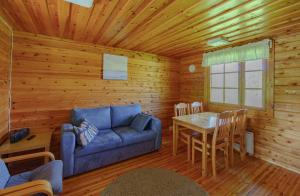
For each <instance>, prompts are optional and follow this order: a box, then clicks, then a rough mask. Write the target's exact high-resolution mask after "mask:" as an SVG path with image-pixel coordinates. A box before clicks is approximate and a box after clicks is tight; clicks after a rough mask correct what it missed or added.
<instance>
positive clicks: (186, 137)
mask: <svg viewBox="0 0 300 196" xmlns="http://www.w3.org/2000/svg"><path fill="white" fill-rule="evenodd" d="M189 113H190V112H189V105H188V104H186V103H179V104H175V106H174V114H175V116H183V115H188V114H189ZM196 135H198V133H197V132H194V131H191V130H188V129H186V128H183V129H181V130H180V131H179V140H180V141H181V142H183V143H185V144H186V146H187V160H188V161H189V160H191V142H192V137H193V136H196Z"/></svg>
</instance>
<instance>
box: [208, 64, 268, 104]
mask: <svg viewBox="0 0 300 196" xmlns="http://www.w3.org/2000/svg"><path fill="white" fill-rule="evenodd" d="M265 65H266V61H265V60H253V61H246V62H240V63H238V62H234V63H226V64H219V65H212V66H211V67H210V102H212V103H223V104H235V105H243V106H249V107H256V108H264V105H265V104H264V97H265V96H264V90H265V77H264V75H265Z"/></svg>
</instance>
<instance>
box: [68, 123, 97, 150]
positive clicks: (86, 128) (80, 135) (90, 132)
mask: <svg viewBox="0 0 300 196" xmlns="http://www.w3.org/2000/svg"><path fill="white" fill-rule="evenodd" d="M74 131H75V134H76V140H77V143H78V144H79V145H81V146H86V145H88V144H89V143H90V142H91V141H92V140H93V139H94V138H95V136H96V135H97V134H98V132H99V131H98V129H97V128H96V127H95V126H94V125H93V124H91V123H90V122H88V121H87V120H86V119H84V120H83V121H82V122H81V124H80V126H79V127H76V126H74Z"/></svg>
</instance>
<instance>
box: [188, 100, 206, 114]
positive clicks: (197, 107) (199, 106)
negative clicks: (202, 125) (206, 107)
mask: <svg viewBox="0 0 300 196" xmlns="http://www.w3.org/2000/svg"><path fill="white" fill-rule="evenodd" d="M190 108H191V109H190V112H191V114H196V113H201V112H203V103H202V102H193V103H191V107H190Z"/></svg>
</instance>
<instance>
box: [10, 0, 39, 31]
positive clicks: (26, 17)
mask: <svg viewBox="0 0 300 196" xmlns="http://www.w3.org/2000/svg"><path fill="white" fill-rule="evenodd" d="M24 2H26V1H22V0H15V1H14V3H15V7H17V9H18V10H15V11H16V12H17V14H18V15H19V17H20V18H21V20H22V21H23V22H24V24H25V25H26V28H29V29H30V30H31V31H32V32H33V33H39V32H38V30H37V27H36V24H35V23H34V22H33V21H34V20H33V19H34V17H32V15H31V12H30V10H29V11H28V10H27V7H26V6H25V4H24Z"/></svg>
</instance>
